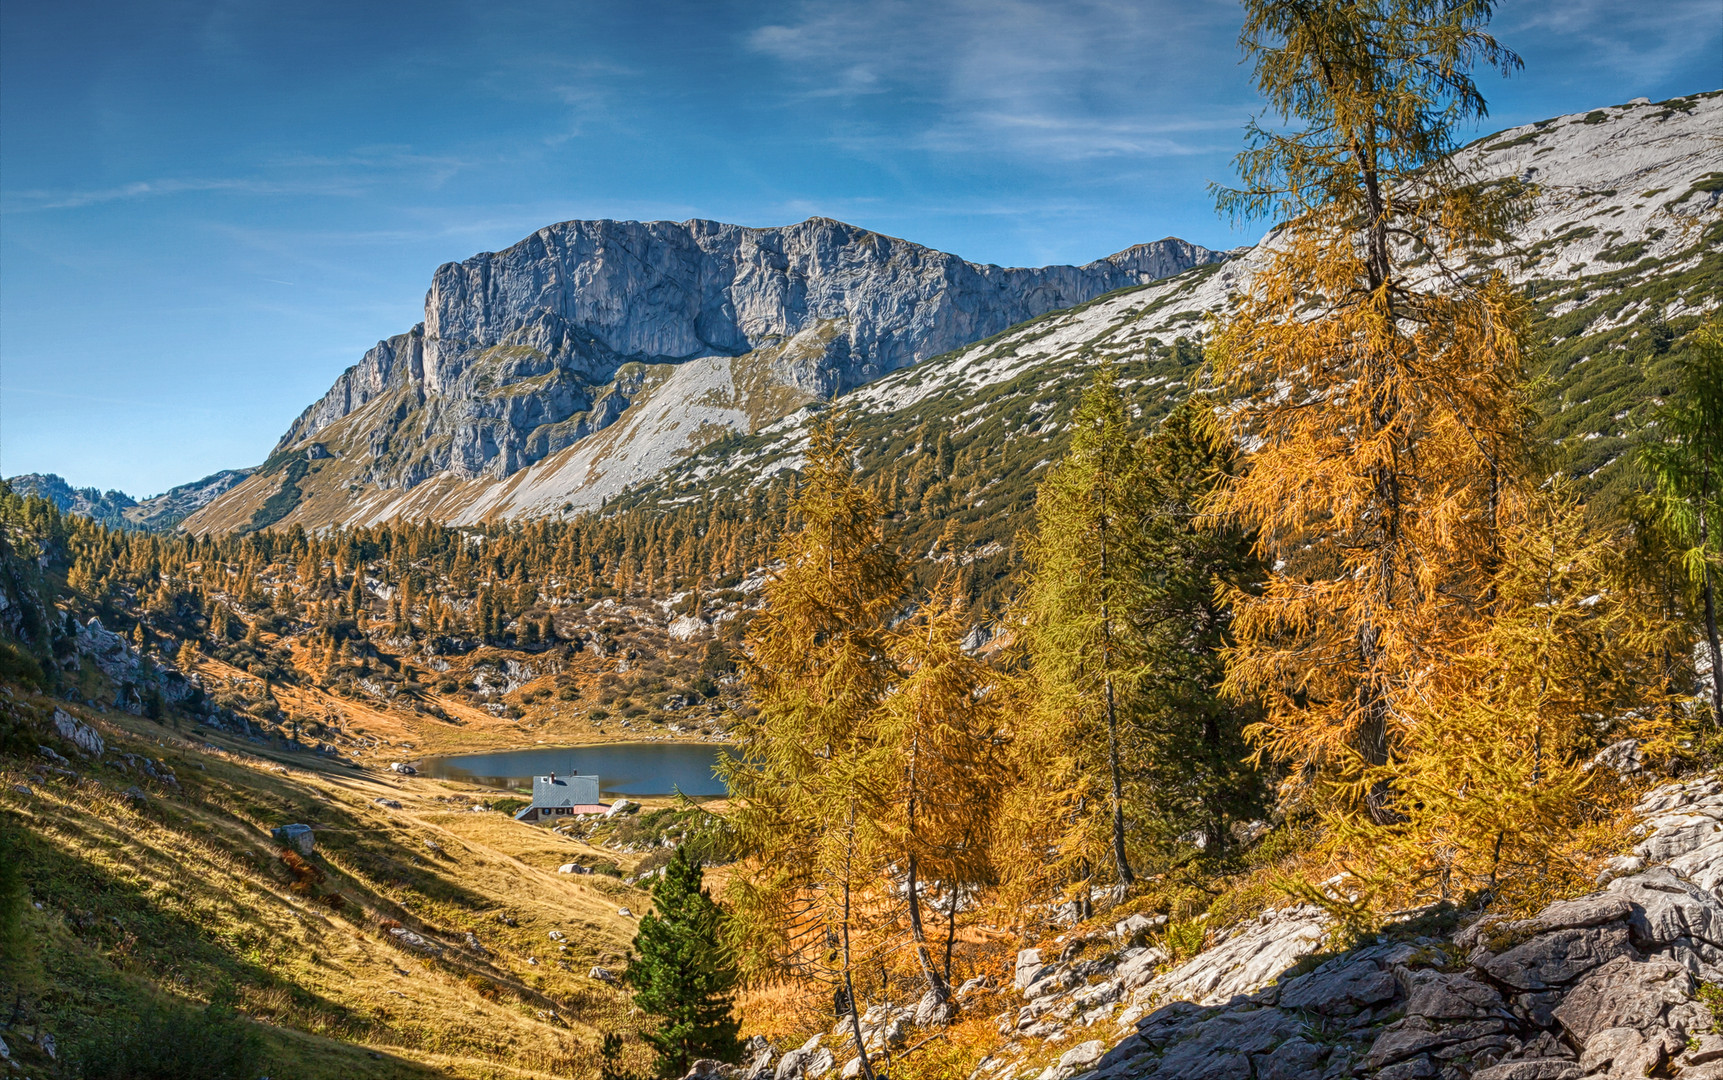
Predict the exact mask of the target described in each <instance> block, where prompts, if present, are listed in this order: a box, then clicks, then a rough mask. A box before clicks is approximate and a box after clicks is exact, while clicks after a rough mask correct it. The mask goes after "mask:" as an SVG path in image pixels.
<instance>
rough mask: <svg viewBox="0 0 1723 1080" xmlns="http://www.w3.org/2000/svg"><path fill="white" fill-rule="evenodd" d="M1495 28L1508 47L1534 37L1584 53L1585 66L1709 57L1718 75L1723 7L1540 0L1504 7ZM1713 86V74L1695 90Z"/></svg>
mask: <svg viewBox="0 0 1723 1080" xmlns="http://www.w3.org/2000/svg"><path fill="white" fill-rule="evenodd" d="M1496 32H1497V34H1498V36H1500V37H1501V39H1502V40H1503V42H1504V43H1505V44H1507V45H1508V46H1509V47H1515V46H1516V43H1517V42H1533V43H1535V44H1536V47H1537V48H1538V49H1539V50H1540V51H1542V52H1545V53H1550V52H1562V51H1572V52H1577V53H1580V54H1582V57H1583V62H1582V63H1580V64H1576V65H1574V67H1576V68H1578V69H1579V70H1581V71H1586V70H1587V69H1593V70H1594V66H1595V65H1601V66H1603V67H1607V68H1613V69H1614V70H1616V71H1619V72H1625V73H1632V72H1655V71H1663V70H1669V69H1675V68H1679V67H1682V66H1684V65H1685V64H1687V63H1690V62H1692V61H1694V60H1695V59H1704V58H1709V59H1710V60H1711V62H1712V73H1713V75H1715V74H1716V72H1717V68H1716V58H1717V55H1718V49H1719V47H1720V45H1723V9H1720V8H1719V7H1718V4H1717V0H1657V2H1656V3H1644V2H1642V0H1542V2H1539V3H1520V4H1514V5H1511V6H1507V7H1504V9H1503V11H1502V17H1501V19H1499V20H1498V22H1497V24H1496ZM1715 85H1716V79H1715V78H1714V79H1713V82H1712V85H1710V86H1706V87H1697V86H1696V87H1693V89H1695V90H1699V89H1714V88H1715Z"/></svg>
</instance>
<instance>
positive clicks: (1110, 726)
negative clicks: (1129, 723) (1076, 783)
mask: <svg viewBox="0 0 1723 1080" xmlns="http://www.w3.org/2000/svg"><path fill="white" fill-rule="evenodd" d="M1107 766H1108V769H1109V771H1110V772H1111V774H1112V777H1111V779H1112V789H1113V790H1112V796H1113V862H1114V864H1115V866H1116V868H1117V870H1118V875H1119V884H1121V885H1124V886H1127V887H1128V886H1131V885H1134V884H1136V880H1137V878H1136V875H1135V874H1133V873H1131V863H1130V860H1129V859H1128V858H1127V857H1126V855H1125V789H1124V782H1123V780H1122V779H1121V778H1120V767H1119V714H1118V710H1117V708H1116V707H1115V705H1114V703H1113V676H1112V675H1111V674H1109V675H1108V676H1107Z"/></svg>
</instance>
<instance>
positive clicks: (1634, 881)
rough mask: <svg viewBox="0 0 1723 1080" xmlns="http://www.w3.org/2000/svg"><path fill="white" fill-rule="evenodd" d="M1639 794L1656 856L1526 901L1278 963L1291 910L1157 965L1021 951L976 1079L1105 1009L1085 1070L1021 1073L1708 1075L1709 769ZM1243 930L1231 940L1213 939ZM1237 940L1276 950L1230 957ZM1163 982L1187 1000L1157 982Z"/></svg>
mask: <svg viewBox="0 0 1723 1080" xmlns="http://www.w3.org/2000/svg"><path fill="white" fill-rule="evenodd" d="M1637 809H1638V812H1639V813H1640V814H1641V815H1642V816H1644V817H1645V818H1646V819H1647V820H1646V822H1645V825H1644V827H1643V828H1642V830H1641V836H1642V837H1643V842H1642V845H1641V846H1642V847H1643V848H1645V849H1646V850H1651V851H1665V852H1678V853H1679V854H1677V855H1675V856H1674V857H1673V858H1672V859H1671V860H1670V862H1669V863H1668V864H1667V865H1662V866H1653V867H1650V868H1649V869H1641V870H1640V871H1639V872H1637V873H1634V874H1632V875H1631V876H1626V877H1620V878H1617V879H1615V880H1613V881H1611V882H1609V884H1608V887H1607V888H1606V889H1603V890H1601V891H1598V892H1594V893H1591V894H1589V895H1587V896H1582V897H1578V898H1576V899H1573V900H1564V901H1559V902H1556V903H1552V904H1550V905H1548V906H1546V907H1545V908H1544V909H1543V910H1542V911H1540V912H1539V913H1538V914H1537V915H1535V916H1533V917H1531V918H1527V919H1519V920H1503V919H1488V918H1486V919H1483V920H1479V921H1477V922H1475V923H1473V924H1472V925H1470V926H1468V927H1466V928H1465V929H1463V930H1461V931H1460V932H1458V933H1456V934H1454V935H1453V936H1452V937H1451V938H1422V937H1421V938H1414V939H1412V940H1410V941H1399V942H1384V943H1378V944H1375V945H1370V946H1367V947H1364V948H1359V949H1354V950H1352V951H1350V952H1347V953H1343V954H1341V955H1339V956H1336V957H1333V958H1332V959H1329V960H1327V961H1326V962H1325V963H1322V964H1320V965H1318V966H1316V967H1315V968H1312V969H1311V970H1309V971H1307V972H1303V973H1300V974H1298V975H1296V976H1290V975H1289V974H1288V972H1287V968H1288V967H1289V966H1290V965H1291V963H1292V962H1293V961H1295V960H1296V959H1297V958H1298V957H1299V956H1300V955H1303V954H1306V953H1308V952H1310V951H1311V950H1313V949H1314V948H1316V947H1317V945H1318V942H1319V938H1320V934H1317V935H1316V936H1315V937H1312V936H1311V934H1310V933H1309V926H1308V925H1307V921H1306V920H1309V919H1312V918H1313V915H1312V913H1310V912H1308V911H1301V910H1300V909H1288V910H1287V911H1283V912H1276V913H1267V914H1265V915H1264V916H1262V917H1260V918H1259V919H1257V920H1253V921H1251V922H1247V923H1245V924H1242V925H1241V926H1240V927H1238V928H1235V929H1234V930H1233V931H1232V932H1231V933H1230V934H1221V935H1217V936H1216V940H1215V941H1214V942H1212V943H1211V944H1210V946H1209V948H1208V949H1206V950H1205V951H1204V952H1202V953H1199V954H1198V955H1197V957H1195V958H1194V959H1192V960H1190V961H1186V963H1185V964H1184V965H1181V966H1180V967H1177V968H1173V969H1171V970H1169V971H1165V972H1161V973H1160V974H1158V975H1157V974H1155V973H1154V968H1153V967H1152V966H1150V965H1149V964H1147V963H1146V962H1145V958H1147V957H1150V956H1152V955H1154V954H1153V953H1151V952H1150V951H1148V950H1141V949H1135V948H1127V949H1124V950H1122V951H1119V952H1116V953H1112V954H1106V953H1102V954H1099V955H1096V951H1095V950H1093V949H1090V950H1087V951H1086V952H1085V955H1084V957H1083V958H1082V959H1077V958H1075V956H1074V950H1071V949H1070V948H1069V947H1067V949H1066V950H1065V952H1064V953H1063V954H1061V957H1062V958H1061V959H1059V960H1057V961H1053V962H1044V957H1045V955H1046V952H1045V950H1043V951H1040V952H1037V951H1035V950H1025V951H1024V952H1022V953H1020V954H1019V957H1018V961H1017V965H1016V970H1017V974H1018V980H1017V982H1016V985H1015V986H1014V987H1012V988H1009V989H1007V990H1004V991H1002V993H1004V994H1017V995H1021V998H1022V1000H1023V1001H1024V1004H1023V1005H1022V1007H1021V1008H1020V1009H1019V1010H1018V1011H1017V1012H1016V1013H1015V1014H1012V1013H1010V1012H1006V1013H1002V1014H1000V1020H1001V1025H1000V1028H999V1030H1000V1032H1001V1034H1006V1033H1008V1032H1012V1031H1013V1030H1014V1031H1015V1036H1016V1038H1017V1039H1018V1042H1015V1043H1013V1044H1011V1045H1012V1046H1016V1047H1018V1048H1019V1049H1017V1050H1015V1051H1012V1050H1010V1049H1009V1048H1007V1050H1005V1051H1002V1052H1000V1053H999V1054H998V1055H997V1056H995V1057H993V1058H989V1059H987V1060H986V1061H984V1062H983V1063H982V1066H981V1067H979V1068H978V1069H977V1070H976V1073H975V1076H974V1080H1013V1078H1015V1080H1022V1076H1024V1075H1033V1074H1025V1073H1024V1072H1023V1071H1022V1070H1021V1069H1020V1068H1019V1066H1020V1064H1021V1061H1022V1060H1023V1056H1024V1050H1023V1047H1026V1046H1033V1045H1034V1044H1033V1043H1029V1042H1028V1041H1027V1040H1029V1039H1033V1038H1043V1037H1069V1036H1070V1035H1071V1034H1072V1033H1075V1032H1077V1031H1082V1030H1084V1029H1088V1030H1092V1031H1099V1030H1105V1028H1106V1026H1107V1024H1106V1022H1107V1021H1108V1020H1109V1019H1110V1020H1111V1021H1112V1024H1113V1030H1114V1031H1115V1032H1116V1034H1115V1035H1114V1036H1113V1038H1114V1039H1116V1040H1117V1041H1116V1042H1115V1044H1114V1045H1113V1046H1112V1047H1111V1048H1110V1049H1107V1050H1106V1051H1105V1052H1103V1053H1101V1054H1099V1055H1094V1054H1093V1043H1092V1041H1091V1042H1085V1043H1084V1044H1083V1047H1084V1054H1083V1056H1084V1057H1085V1058H1092V1060H1090V1061H1089V1062H1088V1063H1087V1064H1085V1065H1084V1066H1081V1068H1086V1069H1087V1070H1088V1071H1086V1072H1080V1073H1074V1070H1073V1068H1072V1067H1071V1066H1070V1065H1069V1064H1068V1063H1066V1062H1065V1061H1064V1060H1063V1059H1061V1060H1060V1061H1059V1062H1058V1063H1056V1064H1055V1065H1054V1066H1051V1067H1049V1068H1048V1069H1046V1070H1045V1071H1044V1072H1042V1073H1041V1074H1040V1075H1039V1076H1037V1077H1036V1078H1035V1080H1064V1078H1065V1077H1067V1076H1071V1077H1072V1080H1200V1078H1216V1080H1219V1078H1221V1077H1226V1078H1229V1080H1230V1078H1234V1077H1238V1078H1245V1077H1255V1078H1256V1080H1294V1078H1297V1080H1317V1078H1320V1080H1341V1078H1353V1077H1369V1078H1373V1080H1438V1078H1439V1080H1579V1078H1581V1077H1587V1078H1589V1077H1629V1076H1668V1077H1678V1078H1680V1080H1723V1037H1719V1036H1717V1035H1716V1034H1714V1033H1712V1031H1711V1028H1712V1027H1713V1025H1714V1023H1715V1019H1714V1018H1713V1016H1712V1014H1711V1011H1710V1009H1709V1008H1707V1007H1706V1006H1705V1005H1704V1004H1703V1003H1702V1002H1701V1001H1700V1000H1699V998H1698V995H1699V993H1700V984H1701V983H1716V982H1720V981H1723V967H1720V964H1723V940H1720V939H1723V890H1720V889H1718V888H1714V887H1711V886H1707V885H1703V884H1701V883H1700V881H1699V879H1700V878H1704V879H1706V880H1714V879H1717V878H1720V877H1723V844H1702V845H1701V846H1698V847H1693V846H1691V843H1690V839H1691V837H1692V834H1693V831H1694V830H1693V823H1694V822H1695V821H1696V820H1697V821H1707V822H1709V821H1711V820H1713V819H1715V818H1717V817H1719V816H1723V784H1719V783H1718V782H1717V781H1716V779H1715V778H1713V777H1706V778H1702V779H1700V780H1696V781H1689V782H1686V783H1682V784H1670V785H1665V786H1664V787H1662V788H1659V789H1657V790H1655V791H1652V792H1650V793H1649V794H1647V795H1646V796H1645V798H1644V799H1643V800H1641V802H1640V804H1639V806H1638V808H1637ZM1689 874H1691V875H1692V876H1689ZM1316 925H1317V927H1318V928H1320V921H1319V920H1318V921H1317V923H1316ZM1112 937H1113V940H1114V941H1115V942H1116V941H1118V940H1119V939H1120V938H1121V937H1126V935H1123V934H1115V935H1112ZM1241 940H1247V941H1248V942H1249V943H1250V949H1249V950H1240V949H1237V948H1234V949H1229V948H1228V945H1229V943H1233V942H1237V941H1241ZM1243 951H1248V952H1249V953H1250V955H1252V956H1253V957H1254V956H1257V955H1267V956H1272V957H1275V958H1277V961H1278V963H1279V966H1278V967H1277V968H1276V969H1275V970H1274V971H1268V972H1265V971H1262V970H1260V968H1259V967H1258V966H1252V965H1244V964H1241V963H1240V960H1241V959H1242V957H1241V955H1239V954H1240V953H1241V952H1243ZM1205 957H1207V958H1208V960H1207V962H1206V964H1205V965H1204V966H1202V967H1201V968H1197V967H1193V965H1198V964H1199V963H1200V962H1203V961H1204V958H1205ZM1198 970H1201V971H1204V972H1207V973H1208V974H1205V975H1204V976H1203V977H1200V978H1196V977H1193V974H1194V973H1195V972H1196V971H1198ZM1217 974H1218V975H1223V976H1224V978H1220V979H1217V978H1215V977H1214V976H1215V975H1217ZM1222 986H1224V987H1225V988H1226V989H1227V990H1229V991H1232V994H1231V996H1230V997H1225V998H1221V997H1219V995H1217V994H1216V992H1215V991H1216V988H1218V987H1222ZM1169 988H1176V989H1174V990H1173V991H1172V992H1173V993H1175V994H1180V995H1183V996H1188V997H1190V998H1194V999H1196V1000H1194V1001H1193V1000H1184V1001H1180V1000H1170V1001H1169V993H1168V990H1169ZM1121 1006H1122V1007H1121Z"/></svg>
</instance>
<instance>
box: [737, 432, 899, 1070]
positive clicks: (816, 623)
mask: <svg viewBox="0 0 1723 1080" xmlns="http://www.w3.org/2000/svg"><path fill="white" fill-rule="evenodd" d="M884 514H885V509H884V507H883V506H882V505H881V504H880V501H879V498H878V496H877V494H876V493H874V492H873V491H872V490H871V489H870V488H868V487H865V486H864V485H862V484H861V483H859V482H858V481H857V479H856V476H855V466H854V464H853V462H852V461H851V448H850V446H849V444H848V443H847V442H846V441H845V440H844V439H842V438H840V437H839V435H838V432H837V428H836V425H835V422H834V421H831V420H825V421H824V422H822V423H821V424H819V425H818V426H816V427H815V429H814V431H813V436H812V446H811V448H810V451H809V454H808V461H807V465H806V468H805V470H804V472H803V483H802V488H801V490H800V491H799V492H798V493H797V495H796V498H795V502H794V505H793V507H792V515H793V518H794V519H795V520H796V521H797V523H798V525H799V527H798V528H797V529H796V530H795V531H794V532H792V533H790V534H789V535H787V536H785V537H784V538H783V540H782V541H780V543H779V544H778V547H777V552H776V553H777V555H778V558H780V559H781V560H783V568H782V569H781V570H779V571H778V572H777V573H776V574H775V575H774V576H773V578H772V580H771V581H769V582H768V583H767V585H766V588H765V594H766V608H765V610H764V611H763V612H762V613H761V614H760V615H759V617H757V618H756V619H755V620H754V621H753V623H752V624H751V625H750V627H749V630H748V635H747V639H746V649H745V653H744V655H743V657H742V667H743V673H744V675H745V677H746V678H747V681H748V684H749V686H750V688H751V689H752V690H753V693H754V697H755V700H756V701H757V702H758V713H757V714H756V715H754V716H752V717H744V718H741V719H740V720H739V722H738V723H737V724H736V726H735V727H734V728H733V729H732V733H733V735H734V736H735V738H736V741H737V743H738V744H739V748H738V753H737V754H735V755H733V756H732V755H725V756H724V757H723V758H721V759H720V764H719V769H720V771H721V772H722V773H723V775H724V779H725V783H726V785H727V786H728V788H729V790H730V794H731V799H732V803H731V810H730V812H729V814H728V817H729V819H730V824H731V827H732V829H733V831H734V837H735V840H736V843H737V846H738V849H739V852H740V853H741V854H742V855H743V856H745V857H746V858H747V859H748V862H747V864H746V868H745V869H744V870H743V871H742V872H740V873H738V874H737V875H736V876H735V877H733V878H732V879H731V896H732V900H733V908H734V910H735V911H736V913H737V915H738V918H737V920H736V921H735V924H734V925H735V926H736V927H737V929H738V931H739V933H740V934H741V935H742V936H743V938H744V942H743V947H744V951H745V953H746V955H747V956H748V957H749V958H750V960H753V961H756V962H759V963H761V964H762V965H771V966H780V967H789V968H791V969H792V970H796V971H798V972H799V973H802V974H806V975H809V976H815V977H825V978H830V979H832V980H833V981H834V982H835V983H836V984H837V985H836V988H835V989H836V993H835V994H834V998H835V999H836V1000H838V1001H841V1002H842V1003H843V1006H844V1008H845V1009H847V1011H848V1014H849V1017H850V1022H851V1027H852V1030H853V1036H854V1039H855V1043H856V1047H857V1052H858V1053H859V1054H860V1055H861V1061H862V1066H861V1071H862V1076H863V1077H864V1078H865V1080H873V1071H872V1066H871V1064H870V1062H869V1060H868V1055H867V1053H866V1052H865V1050H864V1049H863V1048H862V1044H863V1040H862V1032H861V1021H860V1018H859V1016H857V1015H856V1009H855V1007H854V1005H855V1002H856V988H855V973H856V971H857V969H858V967H859V966H860V960H861V957H860V956H859V955H858V952H857V944H858V942H857V937H858V935H857V930H858V926H859V925H860V923H861V921H862V916H863V914H864V912H865V911H866V910H867V905H865V904H864V903H863V901H864V899H865V898H866V897H867V896H868V894H870V893H872V892H874V891H875V890H877V889H878V888H879V887H880V883H881V881H882V880H883V877H884V869H885V863H886V858H887V853H888V847H887V843H886V827H885V824H886V822H887V820H888V818H889V807H890V804H891V793H892V791H893V790H894V788H895V786H896V785H895V784H894V783H893V772H894V766H895V764H896V759H895V755H894V753H893V751H892V748H891V747H890V746H889V745H886V744H884V743H883V742H882V740H881V738H880V730H879V725H880V719H881V717H880V703H881V701H882V699H883V698H884V697H885V695H886V693H887V691H888V690H889V688H890V686H891V683H892V679H893V676H894V671H893V665H892V662H891V640H892V635H891V630H890V620H891V617H892V616H893V614H895V612H896V611H897V609H898V605H899V603H900V600H901V598H902V596H903V592H904V584H905V583H904V575H903V571H902V568H901V567H900V566H899V564H898V561H897V557H896V555H895V554H894V553H893V552H892V549H891V547H890V546H889V545H888V544H887V543H886V540H885V535H884V531H883V518H884Z"/></svg>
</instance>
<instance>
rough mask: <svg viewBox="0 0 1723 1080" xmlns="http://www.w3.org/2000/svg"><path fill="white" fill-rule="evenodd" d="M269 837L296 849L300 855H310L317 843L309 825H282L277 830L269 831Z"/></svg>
mask: <svg viewBox="0 0 1723 1080" xmlns="http://www.w3.org/2000/svg"><path fill="white" fill-rule="evenodd" d="M269 835H271V836H273V837H275V838H276V839H277V840H279V841H281V842H282V843H283V844H289V845H291V846H293V847H296V848H298V849H299V854H301V855H309V854H311V850H312V848H313V847H315V846H316V842H317V841H316V837H315V836H314V835H313V834H312V831H311V826H309V825H283V826H281V827H280V828H279V829H271V830H270V831H269Z"/></svg>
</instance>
